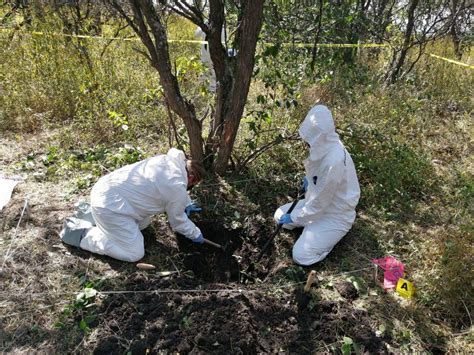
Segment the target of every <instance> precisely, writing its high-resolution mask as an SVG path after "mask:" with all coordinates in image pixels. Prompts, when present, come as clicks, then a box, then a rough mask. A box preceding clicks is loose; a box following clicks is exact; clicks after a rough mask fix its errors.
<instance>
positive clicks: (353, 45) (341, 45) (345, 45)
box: [1, 28, 388, 48]
mask: <svg viewBox="0 0 474 355" xmlns="http://www.w3.org/2000/svg"><path fill="white" fill-rule="evenodd" d="M1 30H2V31H7V32H10V31H14V29H10V28H1ZM19 32H22V33H31V34H33V35H37V36H44V35H46V34H48V35H53V36H63V37H76V38H91V39H103V40H122V41H140V39H139V38H136V37H135V38H125V37H102V36H89V35H73V34H67V33H55V32H48V33H45V32H38V31H32V32H25V31H19ZM168 42H175V43H180V42H181V43H198V44H207V41H199V40H192V39H169V40H168ZM274 44H275V43H271V42H265V43H264V45H266V46H271V45H274ZM282 45H283V46H285V47H289V46H294V47H300V48H302V47H310V48H312V47H313V46H314V44H311V43H291V42H285V43H282ZM316 47H335V48H356V47H362V48H364V47H365V48H367V47H388V44H379V43H319V44H316Z"/></svg>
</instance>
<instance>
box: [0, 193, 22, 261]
mask: <svg viewBox="0 0 474 355" xmlns="http://www.w3.org/2000/svg"><path fill="white" fill-rule="evenodd" d="M27 208H28V198H26V199H25V204H24V205H23V210H22V211H21V215H20V219H19V220H18V223H17V224H16V227H15V232H14V233H13V236H12V238H11V240H10V245H9V246H8V250H7V252H6V253H5V256H4V258H3V263H2V269H3V267H4V266H5V263H6V262H7V259H8V257H9V256H10V251H11V249H12V245H13V242H14V241H15V239H16V236H17V233H18V228H19V227H20V223H21V220H22V219H23V215H24V214H25V211H26V209H27Z"/></svg>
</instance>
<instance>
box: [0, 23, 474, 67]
mask: <svg viewBox="0 0 474 355" xmlns="http://www.w3.org/2000/svg"><path fill="white" fill-rule="evenodd" d="M0 31H3V32H11V31H14V29H12V28H0ZM19 32H22V33H30V34H33V35H37V36H44V35H46V34H48V35H53V36H64V37H76V38H91V39H102V40H111V41H114V40H120V41H140V39H139V38H136V37H135V38H126V37H101V36H88V35H72V34H67V33H55V32H48V33H45V32H38V31H32V32H25V31H19ZM168 42H170V43H196V44H207V41H199V40H191V39H169V40H168ZM263 44H264V45H265V46H272V45H275V43H271V42H264V43H263ZM282 46H284V47H290V46H291V47H297V48H312V47H313V46H314V44H311V43H289V42H285V43H282ZM316 47H320V48H387V47H390V46H389V45H388V44H383V43H318V44H316ZM427 54H429V55H430V56H431V57H433V58H436V59H441V60H444V61H446V62H449V63H452V64H457V65H461V66H463V67H466V68H469V69H474V65H470V64H466V63H462V62H458V61H456V60H453V59H449V58H445V57H441V56H439V55H436V54H432V53H427Z"/></svg>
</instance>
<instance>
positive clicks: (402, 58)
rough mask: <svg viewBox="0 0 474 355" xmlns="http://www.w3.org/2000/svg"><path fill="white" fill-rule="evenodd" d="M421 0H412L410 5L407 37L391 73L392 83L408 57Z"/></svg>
mask: <svg viewBox="0 0 474 355" xmlns="http://www.w3.org/2000/svg"><path fill="white" fill-rule="evenodd" d="M418 3H419V0H411V1H410V5H409V7H408V13H407V16H408V22H407V27H406V29H405V39H404V41H403V46H402V48H401V50H400V54H399V57H398V60H396V61H395V66H394V67H393V69H392V71H391V74H390V83H392V84H393V83H394V82H395V81H397V79H398V76H399V74H400V71H401V69H402V67H403V64H404V63H405V59H406V57H407V54H408V51H409V50H410V48H411V47H412V35H413V29H414V27H415V10H416V7H417V6H418Z"/></svg>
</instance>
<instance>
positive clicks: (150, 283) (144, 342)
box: [94, 222, 385, 354]
mask: <svg viewBox="0 0 474 355" xmlns="http://www.w3.org/2000/svg"><path fill="white" fill-rule="evenodd" d="M198 226H199V227H200V228H201V231H202V232H203V234H204V236H205V238H207V239H209V240H212V241H213V242H216V243H219V244H221V245H223V246H225V250H224V251H222V250H220V249H218V248H215V247H213V246H209V245H195V244H193V243H192V242H191V241H189V240H187V239H186V238H184V237H182V236H178V248H179V251H180V255H182V256H183V265H184V267H185V268H186V269H187V271H192V272H193V275H192V277H191V276H190V273H189V272H187V273H186V272H183V273H181V274H180V275H176V274H174V275H173V276H171V277H169V278H167V279H162V278H154V277H153V274H152V273H150V274H148V275H146V276H145V275H143V274H141V273H137V274H136V275H135V276H134V277H133V278H131V279H129V280H128V281H127V283H126V284H125V285H123V286H124V287H125V289H127V290H135V291H137V292H136V293H127V294H111V295H109V296H108V297H107V298H106V299H105V300H104V301H103V304H102V307H101V308H102V311H101V313H102V314H103V317H104V318H103V320H102V322H101V323H102V326H101V329H97V331H98V338H97V339H99V340H98V341H97V343H96V344H95V348H94V353H96V354H109V353H125V352H131V353H132V354H145V353H147V352H148V353H149V352H151V353H157V352H173V353H174V352H179V353H220V354H222V353H232V354H234V353H236V354H244V353H257V352H263V353H268V352H281V351H287V352H291V353H311V352H315V351H318V350H319V351H327V347H326V345H325V344H332V343H337V342H338V341H339V340H340V339H341V338H342V336H349V337H351V338H353V339H355V341H357V344H358V345H359V346H361V347H362V348H363V349H365V350H368V351H370V352H383V351H384V350H385V348H384V345H383V342H382V341H381V340H380V339H379V338H377V337H376V336H375V333H374V332H373V331H372V328H371V320H370V317H369V315H368V314H367V312H365V311H361V310H354V309H353V307H352V305H351V303H350V302H347V301H343V302H332V301H331V302H328V301H322V300H318V297H314V295H313V294H306V293H303V292H302V289H299V288H298V289H297V290H296V291H295V292H294V293H293V291H291V290H289V289H279V288H278V286H276V285H272V283H271V280H267V282H265V284H264V286H263V285H262V284H261V283H259V284H256V283H252V281H249V282H247V283H246V284H243V283H242V282H241V281H242V275H246V276H251V277H253V278H254V279H257V278H259V277H265V276H266V275H268V274H269V270H271V268H272V267H273V264H272V258H271V257H265V258H263V259H262V262H261V264H259V265H257V266H256V267H255V268H253V269H252V271H251V272H248V269H249V266H251V265H253V261H254V260H255V258H256V256H257V255H258V253H259V251H260V250H261V249H260V248H261V246H262V245H263V244H264V243H265V241H266V239H265V238H264V237H265V236H267V235H268V233H267V232H265V233H260V234H261V235H263V238H256V237H255V236H256V235H257V234H259V232H258V231H256V230H252V231H245V230H243V229H234V230H225V229H224V228H223V227H222V225H221V224H218V223H212V222H200V223H198ZM253 233H255V235H253V236H251V237H249V234H253ZM245 272H247V273H245ZM249 274H250V275H249ZM303 277H304V275H303ZM249 279H250V278H247V281H248V280H249ZM301 287H302V286H301ZM124 339H126V341H124Z"/></svg>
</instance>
